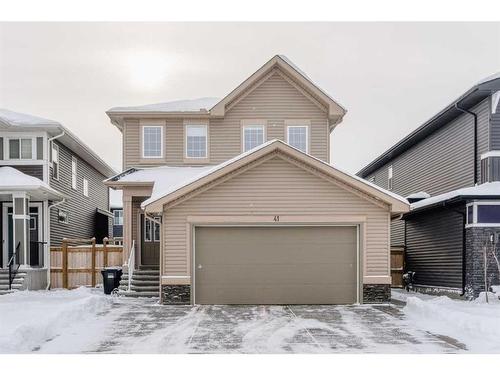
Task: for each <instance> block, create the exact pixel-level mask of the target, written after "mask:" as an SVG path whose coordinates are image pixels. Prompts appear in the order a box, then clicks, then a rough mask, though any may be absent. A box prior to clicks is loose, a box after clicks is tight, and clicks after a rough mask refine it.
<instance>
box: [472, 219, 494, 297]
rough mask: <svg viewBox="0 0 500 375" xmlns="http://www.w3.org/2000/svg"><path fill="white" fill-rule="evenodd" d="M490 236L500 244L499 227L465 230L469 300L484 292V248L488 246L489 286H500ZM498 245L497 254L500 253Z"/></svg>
mask: <svg viewBox="0 0 500 375" xmlns="http://www.w3.org/2000/svg"><path fill="white" fill-rule="evenodd" d="M490 234H493V235H494V236H495V241H496V242H500V241H499V240H498V239H499V236H500V228H498V227H471V228H467V229H466V230H465V242H466V251H465V296H466V297H467V298H469V299H472V298H477V296H478V295H479V293H480V292H484V255H483V247H484V246H485V244H487V245H486V246H488V247H489V248H488V252H487V253H488V269H487V275H486V277H487V279H488V280H487V281H488V285H489V286H491V285H500V275H499V273H498V268H497V265H496V262H495V260H494V258H493V255H492V254H491V248H490V246H491V244H490V242H489V238H490ZM499 246H500V244H499V243H497V244H496V249H497V254H498V253H499V252H500V251H499V250H498V247H499Z"/></svg>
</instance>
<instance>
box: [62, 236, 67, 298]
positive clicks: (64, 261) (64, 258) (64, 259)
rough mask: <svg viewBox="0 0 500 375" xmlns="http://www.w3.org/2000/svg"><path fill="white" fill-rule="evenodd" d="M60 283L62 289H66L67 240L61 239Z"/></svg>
mask: <svg viewBox="0 0 500 375" xmlns="http://www.w3.org/2000/svg"><path fill="white" fill-rule="evenodd" d="M62 284H63V288H64V289H68V241H67V240H66V238H63V240H62Z"/></svg>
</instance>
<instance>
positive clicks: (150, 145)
mask: <svg viewBox="0 0 500 375" xmlns="http://www.w3.org/2000/svg"><path fill="white" fill-rule="evenodd" d="M142 157H143V158H162V157H163V126H150V125H147V126H143V127H142Z"/></svg>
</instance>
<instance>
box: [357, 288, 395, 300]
mask: <svg viewBox="0 0 500 375" xmlns="http://www.w3.org/2000/svg"><path fill="white" fill-rule="evenodd" d="M390 300H391V285H390V284H363V303H384V302H389V301H390Z"/></svg>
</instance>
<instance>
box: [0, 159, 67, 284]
mask: <svg viewBox="0 0 500 375" xmlns="http://www.w3.org/2000/svg"><path fill="white" fill-rule="evenodd" d="M64 199H65V196H64V194H61V193H59V192H58V191H56V190H54V189H52V188H51V187H50V186H49V185H48V184H46V183H44V182H43V181H41V180H40V179H38V178H36V177H32V176H29V175H27V174H24V173H22V172H20V171H18V170H17V169H15V168H11V167H1V168H0V208H1V215H0V216H1V224H2V230H1V231H0V235H1V236H2V249H1V252H0V268H1V269H4V270H6V269H9V268H10V269H11V272H15V271H17V270H18V269H20V270H22V271H23V273H26V274H29V273H33V275H35V274H36V275H37V276H36V277H35V278H36V279H37V281H36V284H37V285H38V284H40V286H41V287H43V284H45V286H46V285H47V277H48V276H47V272H46V270H47V268H48V267H49V256H48V251H49V246H50V236H49V233H50V215H49V211H50V209H51V208H52V207H54V206H55V205H57V204H58V202H62V201H64ZM42 270H45V271H44V272H41V271H42ZM31 271H32V272H31ZM28 278H29V276H28ZM29 286H30V285H27V287H29ZM35 287H36V286H33V285H32V288H30V289H34V288H35Z"/></svg>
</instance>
